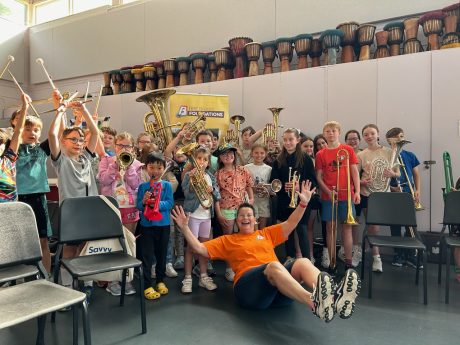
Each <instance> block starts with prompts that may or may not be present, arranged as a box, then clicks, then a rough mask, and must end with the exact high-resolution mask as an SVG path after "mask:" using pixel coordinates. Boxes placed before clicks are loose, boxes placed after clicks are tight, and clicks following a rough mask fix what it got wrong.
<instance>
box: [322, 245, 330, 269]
mask: <svg viewBox="0 0 460 345" xmlns="http://www.w3.org/2000/svg"><path fill="white" fill-rule="evenodd" d="M330 265H331V260H329V252H328V251H327V248H323V255H322V256H321V266H323V268H329V266H330Z"/></svg>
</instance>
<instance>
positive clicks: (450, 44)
mask: <svg viewBox="0 0 460 345" xmlns="http://www.w3.org/2000/svg"><path fill="white" fill-rule="evenodd" d="M458 47H460V33H458V32H450V33H448V34H445V35H444V37H443V38H442V45H441V49H449V48H458Z"/></svg>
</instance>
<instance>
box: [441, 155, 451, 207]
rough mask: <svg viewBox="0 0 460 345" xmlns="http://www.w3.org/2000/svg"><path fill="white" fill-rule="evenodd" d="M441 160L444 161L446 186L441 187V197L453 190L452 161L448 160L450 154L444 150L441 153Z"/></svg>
mask: <svg viewBox="0 0 460 345" xmlns="http://www.w3.org/2000/svg"><path fill="white" fill-rule="evenodd" d="M442 161H443V162H444V178H445V181H446V187H445V188H443V189H442V194H443V197H444V198H445V197H446V195H447V194H448V193H450V192H452V191H453V190H454V178H453V176H452V162H451V160H450V154H449V152H447V151H444V153H443V154H442Z"/></svg>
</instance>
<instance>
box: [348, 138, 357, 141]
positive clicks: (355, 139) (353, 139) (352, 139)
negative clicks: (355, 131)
mask: <svg viewBox="0 0 460 345" xmlns="http://www.w3.org/2000/svg"><path fill="white" fill-rule="evenodd" d="M358 140H359V138H347V141H358Z"/></svg>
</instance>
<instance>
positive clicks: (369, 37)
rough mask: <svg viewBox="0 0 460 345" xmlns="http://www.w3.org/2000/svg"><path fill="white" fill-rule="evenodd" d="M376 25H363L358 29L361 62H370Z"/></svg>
mask: <svg viewBox="0 0 460 345" xmlns="http://www.w3.org/2000/svg"><path fill="white" fill-rule="evenodd" d="M374 33H375V25H371V24H361V25H360V26H359V27H358V43H359V46H360V47H361V48H360V50H359V61H364V60H369V59H370V53H371V44H372V43H374Z"/></svg>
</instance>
